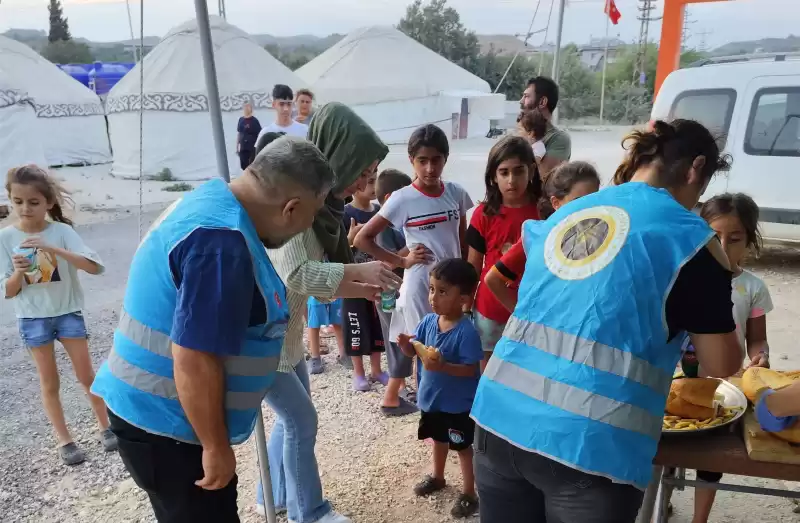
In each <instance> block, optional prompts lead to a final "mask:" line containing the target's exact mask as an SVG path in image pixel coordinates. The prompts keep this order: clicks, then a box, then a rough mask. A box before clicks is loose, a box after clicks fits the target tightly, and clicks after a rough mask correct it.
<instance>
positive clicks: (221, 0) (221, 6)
mask: <svg viewBox="0 0 800 523" xmlns="http://www.w3.org/2000/svg"><path fill="white" fill-rule="evenodd" d="M217 9H219V16H220V17H221V18H222V19H223V20H227V19H228V15H227V13H225V0H217Z"/></svg>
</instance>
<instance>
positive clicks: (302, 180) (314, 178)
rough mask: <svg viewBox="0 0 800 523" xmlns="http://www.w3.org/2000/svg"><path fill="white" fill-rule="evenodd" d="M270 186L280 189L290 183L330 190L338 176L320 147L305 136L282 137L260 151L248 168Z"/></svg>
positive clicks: (316, 193) (308, 187)
mask: <svg viewBox="0 0 800 523" xmlns="http://www.w3.org/2000/svg"><path fill="white" fill-rule="evenodd" d="M248 170H250V172H251V173H253V174H254V175H255V176H256V177H257V178H258V179H259V180H260V181H261V182H262V183H263V184H264V185H265V186H266V187H269V188H275V189H278V188H280V187H281V186H283V185H285V184H286V183H287V182H292V183H295V184H297V185H299V186H300V187H302V188H304V189H307V190H309V191H311V192H313V193H314V194H315V195H319V194H322V193H323V192H328V191H330V189H331V187H333V185H334V183H335V182H336V175H335V174H334V172H333V169H331V166H330V165H329V164H328V159H327V158H325V155H324V154H322V152H320V150H319V149H317V146H316V145H314V144H313V143H311V142H309V141H308V140H306V139H304V138H298V137H295V136H281V137H280V138H278V139H277V140H275V141H274V142H272V143H270V144H269V145H267V146H266V147H264V149H262V150H261V152H260V153H258V156H256V158H255V160H253V163H252V164H250V167H248Z"/></svg>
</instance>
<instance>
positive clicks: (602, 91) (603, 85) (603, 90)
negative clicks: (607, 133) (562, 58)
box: [600, 2, 611, 125]
mask: <svg viewBox="0 0 800 523" xmlns="http://www.w3.org/2000/svg"><path fill="white" fill-rule="evenodd" d="M607 8H608V2H606V9H607ZM610 23H611V19H610V17H609V16H608V15H606V49H605V51H604V52H603V80H602V83H601V87H600V125H603V123H604V120H603V111H604V109H605V105H606V70H607V69H608V26H609V24H610Z"/></svg>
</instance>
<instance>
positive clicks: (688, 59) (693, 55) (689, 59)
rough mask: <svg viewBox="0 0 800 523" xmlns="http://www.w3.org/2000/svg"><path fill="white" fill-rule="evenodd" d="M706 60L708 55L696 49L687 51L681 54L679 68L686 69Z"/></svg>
mask: <svg viewBox="0 0 800 523" xmlns="http://www.w3.org/2000/svg"><path fill="white" fill-rule="evenodd" d="M704 58H708V53H704V52H702V51H698V50H697V49H687V50H686V51H684V52H682V53H681V61H680V64H681V67H688V66H690V65H692V64H693V63H695V62H699V61H700V60H702V59H704Z"/></svg>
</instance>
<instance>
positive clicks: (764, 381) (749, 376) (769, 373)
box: [742, 367, 800, 403]
mask: <svg viewBox="0 0 800 523" xmlns="http://www.w3.org/2000/svg"><path fill="white" fill-rule="evenodd" d="M798 379H800V371H790V372H780V371H777V370H772V369H764V368H761V367H750V368H749V369H747V370H746V371H745V372H744V374H743V375H742V391H743V392H744V395H745V396H747V399H749V400H750V401H751V402H753V403H755V402H756V401H758V397H759V396H760V395H761V393H762V392H764V391H765V390H767V389H772V390H780V389H782V388H784V387H788V386H789V385H791V384H792V383H794V382H795V381H797V380H798Z"/></svg>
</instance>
